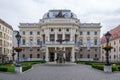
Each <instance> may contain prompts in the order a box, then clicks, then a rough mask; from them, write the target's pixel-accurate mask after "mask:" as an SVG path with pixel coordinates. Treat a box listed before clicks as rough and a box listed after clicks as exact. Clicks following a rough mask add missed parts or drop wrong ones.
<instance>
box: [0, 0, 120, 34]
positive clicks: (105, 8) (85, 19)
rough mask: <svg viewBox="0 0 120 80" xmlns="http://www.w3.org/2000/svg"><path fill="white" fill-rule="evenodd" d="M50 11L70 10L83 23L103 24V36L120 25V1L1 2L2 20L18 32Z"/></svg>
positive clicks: (42, 0) (36, 0)
mask: <svg viewBox="0 0 120 80" xmlns="http://www.w3.org/2000/svg"><path fill="white" fill-rule="evenodd" d="M50 9H69V10H71V11H72V12H74V13H75V14H76V15H77V17H78V19H80V21H81V23H101V26H102V28H101V35H102V34H103V33H106V32H107V31H108V30H110V29H112V28H114V27H116V26H118V25H119V24H120V0H0V18H1V19H2V20H4V21H6V22H7V23H8V24H10V25H11V26H12V27H13V29H14V30H18V25H19V23H37V22H38V21H39V19H41V18H42V17H43V15H44V13H46V12H48V10H50Z"/></svg>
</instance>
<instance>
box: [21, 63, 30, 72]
mask: <svg viewBox="0 0 120 80" xmlns="http://www.w3.org/2000/svg"><path fill="white" fill-rule="evenodd" d="M31 67H32V66H31V65H28V66H23V67H22V71H23V72H24V71H26V70H28V69H30V68H31Z"/></svg>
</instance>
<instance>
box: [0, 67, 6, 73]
mask: <svg viewBox="0 0 120 80" xmlns="http://www.w3.org/2000/svg"><path fill="white" fill-rule="evenodd" d="M0 71H3V72H7V71H8V69H7V68H5V67H0Z"/></svg>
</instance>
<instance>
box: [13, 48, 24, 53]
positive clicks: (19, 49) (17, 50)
mask: <svg viewBox="0 0 120 80" xmlns="http://www.w3.org/2000/svg"><path fill="white" fill-rule="evenodd" d="M14 50H15V51H16V52H21V51H22V50H23V48H19V47H15V48H14Z"/></svg>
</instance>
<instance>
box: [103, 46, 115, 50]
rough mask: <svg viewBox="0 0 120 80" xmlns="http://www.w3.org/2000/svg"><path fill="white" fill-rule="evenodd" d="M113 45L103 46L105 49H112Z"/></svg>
mask: <svg viewBox="0 0 120 80" xmlns="http://www.w3.org/2000/svg"><path fill="white" fill-rule="evenodd" d="M112 48H113V47H112V46H105V47H103V49H104V50H111V49H112Z"/></svg>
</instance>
